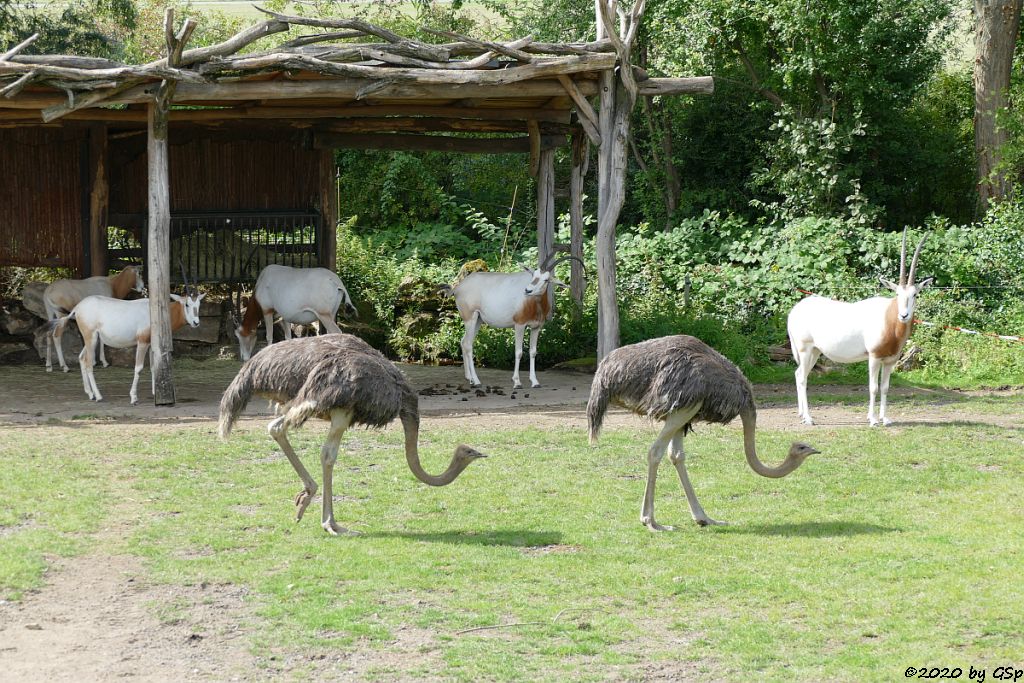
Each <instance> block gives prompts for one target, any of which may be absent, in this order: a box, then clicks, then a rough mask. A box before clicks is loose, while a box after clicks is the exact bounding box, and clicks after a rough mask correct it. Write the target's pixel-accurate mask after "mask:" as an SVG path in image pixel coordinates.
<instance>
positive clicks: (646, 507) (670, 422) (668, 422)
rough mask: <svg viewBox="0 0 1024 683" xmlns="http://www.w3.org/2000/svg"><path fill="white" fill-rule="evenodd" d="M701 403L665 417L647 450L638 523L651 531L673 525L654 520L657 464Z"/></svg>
mask: <svg viewBox="0 0 1024 683" xmlns="http://www.w3.org/2000/svg"><path fill="white" fill-rule="evenodd" d="M700 406H701V404H699V403H698V404H697V405H695V406H690V407H689V408H681V409H680V410H677V411H675V412H674V413H672V414H670V415H669V416H668V417H667V418H666V419H665V426H664V427H662V430H661V434H659V435H658V438H657V439H656V440H655V442H654V443H653V444H652V445H651V447H650V449H649V450H648V451H647V486H646V487H645V488H644V501H643V504H642V505H641V507H640V523H641V524H643V525H644V526H646V527H647V528H648V529H650V530H651V531H672V529H673V527H670V526H662V525H661V524H658V523H657V522H656V521H654V489H655V484H656V483H657V480H658V465H660V464H661V461H662V460H663V459H664V458H665V452H666V451H667V450H668V446H669V443H670V442H671V441H672V438H673V437H674V436H675V435H676V434H677V433H678V432H679V431H680V430H682V428H683V427H685V426H686V425H687V424H688V423H689V422H690V420H692V419H693V416H694V415H696V414H697V411H698V410H700Z"/></svg>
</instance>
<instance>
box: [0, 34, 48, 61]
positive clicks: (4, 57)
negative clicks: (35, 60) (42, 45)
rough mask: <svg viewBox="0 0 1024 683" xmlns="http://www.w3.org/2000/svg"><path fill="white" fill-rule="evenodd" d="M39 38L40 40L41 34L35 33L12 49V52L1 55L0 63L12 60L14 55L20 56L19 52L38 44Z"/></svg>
mask: <svg viewBox="0 0 1024 683" xmlns="http://www.w3.org/2000/svg"><path fill="white" fill-rule="evenodd" d="M38 38H39V34H38V33H33V34H32V35H30V36H29V37H28V38H26V39H25V40H23V41H21V42H20V43H18V44H17V45H15V46H14V47H12V48H11V49H10V50H8V51H7V52H5V53H3V54H2V55H0V62H6V61H7V60H8V59H10V58H11V57H13V56H14V55H16V54H18V53H19V52H21V51H22V50H24V49H25V48H26V47H28V46H29V45H31V44H32V43H34V42H36V40H37V39H38Z"/></svg>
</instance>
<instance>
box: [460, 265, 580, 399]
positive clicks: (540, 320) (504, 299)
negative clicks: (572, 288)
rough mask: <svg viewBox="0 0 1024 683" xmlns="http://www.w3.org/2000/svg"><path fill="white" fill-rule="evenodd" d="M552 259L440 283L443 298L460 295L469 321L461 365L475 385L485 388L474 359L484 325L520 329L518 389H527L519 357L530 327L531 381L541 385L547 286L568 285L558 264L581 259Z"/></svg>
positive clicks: (548, 311)
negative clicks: (540, 356)
mask: <svg viewBox="0 0 1024 683" xmlns="http://www.w3.org/2000/svg"><path fill="white" fill-rule="evenodd" d="M551 258H552V257H550V256H549V257H548V258H547V259H546V260H545V262H544V263H543V264H541V266H540V268H537V269H536V270H533V269H530V268H526V267H525V266H524V268H523V272H520V273H488V272H476V273H470V274H469V275H467V276H466V278H465V279H464V280H462V282H460V283H459V284H457V285H455V286H454V287H452V286H450V285H442V286H441V288H440V292H441V294H442V295H443V296H451V297H455V305H456V306H457V307H458V309H459V315H460V316H462V322H463V323H465V325H466V333H465V334H464V335H463V336H462V365H463V371H464V372H465V375H466V379H467V380H468V381H469V384H470V386H474V387H475V386H480V378H479V377H477V374H476V365H475V363H474V362H473V340H475V339H476V335H477V332H479V331H480V324H481V323H487V324H488V325H490V326H491V327H499V328H504V329H508V328H509V327H512V328H515V334H516V367H515V372H513V373H512V388H513V389H519V388H520V387H522V384H521V383H520V381H519V359H520V358H522V356H523V336H524V335H525V333H526V328H527V327H529V328H530V385H531V386H534V387H539V386H540V382H538V381H537V372H536V368H535V363H536V359H537V337H538V336H539V335H540V330H541V328H542V327H544V323H545V322H547V320H548V318H550V317H551V300H550V298H549V297H548V287H549V285H555V286H557V287H565V286H567V285H566V284H565V283H564V282H562V281H561V280H559V279H558V278H556V277H555V276H554V271H555V266H557V265H558V264H559V263H561V262H562V261H567V260H569V259H575V260H577V261H580V259H579V258H577V257H575V256H563V257H562V258H560V259H557V260H555V261H554V262H552V261H551ZM580 263H583V261H580Z"/></svg>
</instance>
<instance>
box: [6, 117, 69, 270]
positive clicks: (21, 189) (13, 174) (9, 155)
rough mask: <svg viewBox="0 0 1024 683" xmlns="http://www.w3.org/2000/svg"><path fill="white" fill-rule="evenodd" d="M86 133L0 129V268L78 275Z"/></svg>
mask: <svg viewBox="0 0 1024 683" xmlns="http://www.w3.org/2000/svg"><path fill="white" fill-rule="evenodd" d="M88 139H89V133H88V130H83V129H71V128H7V129H4V128H0V265H7V266H9V265H18V266H62V267H67V268H71V269H73V270H75V271H76V272H77V273H78V274H82V273H83V272H84V269H85V268H86V264H85V262H84V245H83V240H82V237H83V235H82V233H83V220H87V218H83V215H82V209H83V201H82V197H83V194H82V193H83V188H82V180H83V173H82V169H83V167H82V164H83V163H84V162H85V161H86V160H85V158H84V157H85V156H87V154H88V143H87V141H88Z"/></svg>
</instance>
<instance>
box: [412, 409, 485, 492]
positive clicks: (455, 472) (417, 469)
mask: <svg viewBox="0 0 1024 683" xmlns="http://www.w3.org/2000/svg"><path fill="white" fill-rule="evenodd" d="M402 428H403V429H404V430H405V461H406V462H407V463H408V464H409V469H410V470H411V471H412V473H413V475H415V477H416V478H417V479H419V480H420V481H422V482H423V483H424V484H427V485H429V486H447V485H448V484H450V483H452V482H453V481H455V479H456V478H457V477H458V476H459V475H460V474H461V473H462V470H464V469H466V466H467V465H469V462H468V461H467V462H462V463H459V462H456V460H455V458H454V457H453V458H452V461H451V462H450V463H448V469H446V470H445V471H444V472H442V473H441V474H438V475H436V476H435V475H432V474H428V473H427V471H426V470H424V469H423V466H422V465H420V453H419V437H420V424H419V418H417V417H405V416H403V417H402Z"/></svg>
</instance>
